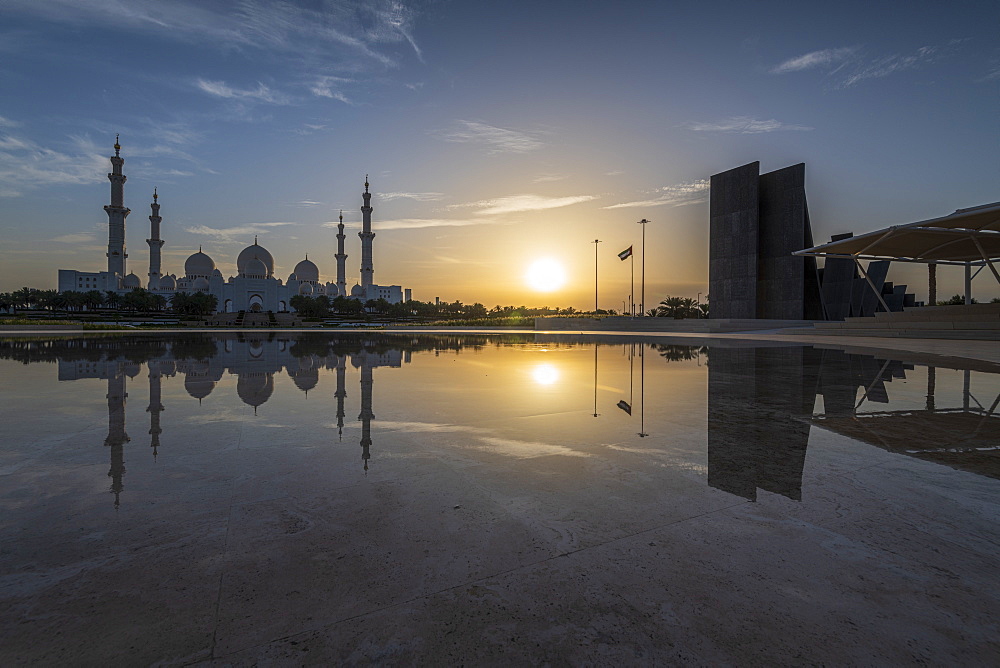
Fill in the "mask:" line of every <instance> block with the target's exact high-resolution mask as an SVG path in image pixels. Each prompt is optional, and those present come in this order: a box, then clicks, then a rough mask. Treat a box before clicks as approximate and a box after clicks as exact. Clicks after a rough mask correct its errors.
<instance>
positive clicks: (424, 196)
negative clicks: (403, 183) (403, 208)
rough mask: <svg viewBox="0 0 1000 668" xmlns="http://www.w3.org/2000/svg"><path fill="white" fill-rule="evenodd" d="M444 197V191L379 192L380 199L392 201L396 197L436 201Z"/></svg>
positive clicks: (419, 200)
mask: <svg viewBox="0 0 1000 668" xmlns="http://www.w3.org/2000/svg"><path fill="white" fill-rule="evenodd" d="M443 197H444V193H379V196H378V198H379V199H380V200H383V201H386V202H390V201H392V200H394V199H412V200H416V201H418V202H435V201H437V200H439V199H442V198H443Z"/></svg>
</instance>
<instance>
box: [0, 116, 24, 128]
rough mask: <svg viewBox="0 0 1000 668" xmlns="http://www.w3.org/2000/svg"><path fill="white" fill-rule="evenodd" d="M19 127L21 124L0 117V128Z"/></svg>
mask: <svg viewBox="0 0 1000 668" xmlns="http://www.w3.org/2000/svg"><path fill="white" fill-rule="evenodd" d="M17 127H21V124H20V123H19V122H17V121H12V120H11V119H9V118H4V117H3V116H0V128H17Z"/></svg>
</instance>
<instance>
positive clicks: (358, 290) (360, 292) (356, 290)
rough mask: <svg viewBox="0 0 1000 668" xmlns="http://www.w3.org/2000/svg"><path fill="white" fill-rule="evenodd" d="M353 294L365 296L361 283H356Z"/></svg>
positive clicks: (352, 290) (352, 289)
mask: <svg viewBox="0 0 1000 668" xmlns="http://www.w3.org/2000/svg"><path fill="white" fill-rule="evenodd" d="M351 296H352V297H364V296H365V291H364V290H363V289H362V287H361V286H360V285H358V284H357V283H355V284H354V287H353V288H351Z"/></svg>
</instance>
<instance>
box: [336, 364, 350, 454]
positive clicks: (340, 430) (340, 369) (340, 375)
mask: <svg viewBox="0 0 1000 668" xmlns="http://www.w3.org/2000/svg"><path fill="white" fill-rule="evenodd" d="M346 374H347V355H338V356H337V391H336V392H335V393H334V395H333V396H335V397H337V436H338V437H339V438H340V440H343V439H344V399H345V398H346V397H347V389H346V387H345V383H344V381H345V376H346Z"/></svg>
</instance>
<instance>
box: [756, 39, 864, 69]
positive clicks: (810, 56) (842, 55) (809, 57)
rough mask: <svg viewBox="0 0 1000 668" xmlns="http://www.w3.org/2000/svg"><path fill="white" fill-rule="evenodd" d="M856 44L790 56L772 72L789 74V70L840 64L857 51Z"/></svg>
mask: <svg viewBox="0 0 1000 668" xmlns="http://www.w3.org/2000/svg"><path fill="white" fill-rule="evenodd" d="M857 51H858V47H856V46H842V47H839V48H836V49H823V50H822V51H811V52H810V53H806V54H803V55H801V56H796V57H795V58H789V59H788V60H786V61H785V62H783V63H781V64H780V65H776V66H775V67H772V68H771V74H787V73H788V72H800V71H802V70H808V69H812V68H815V67H828V66H834V65H838V64H840V63H842V62H844V61H845V60H847V59H848V58H851V57H852V56H854V54H855V53H857Z"/></svg>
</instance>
